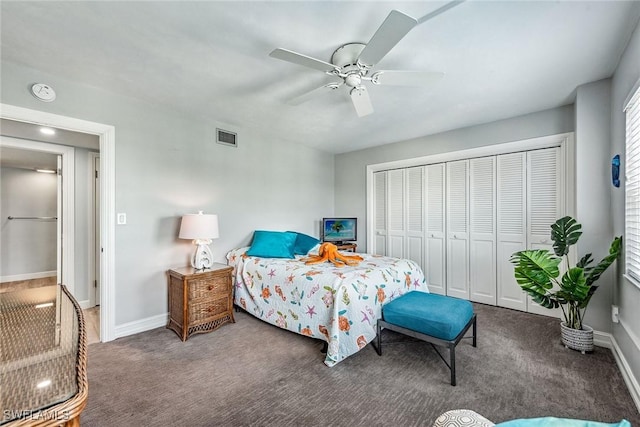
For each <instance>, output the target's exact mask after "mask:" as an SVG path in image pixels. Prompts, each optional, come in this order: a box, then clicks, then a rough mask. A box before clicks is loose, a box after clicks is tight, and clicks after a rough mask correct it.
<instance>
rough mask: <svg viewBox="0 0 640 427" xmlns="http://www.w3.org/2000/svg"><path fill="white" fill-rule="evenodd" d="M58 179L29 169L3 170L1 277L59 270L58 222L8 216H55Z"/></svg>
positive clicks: (0, 178)
mask: <svg viewBox="0 0 640 427" xmlns="http://www.w3.org/2000/svg"><path fill="white" fill-rule="evenodd" d="M57 193H58V179H57V176H56V175H54V174H48V173H40V172H36V171H34V170H30V169H18V168H11V167H2V168H0V224H1V226H2V229H1V230H0V254H2V256H0V277H6V276H15V275H22V274H33V273H43V272H49V271H54V272H55V271H56V222H55V221H35V220H9V219H7V217H8V216H56V205H57V202H56V195H57Z"/></svg>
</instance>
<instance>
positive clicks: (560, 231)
mask: <svg viewBox="0 0 640 427" xmlns="http://www.w3.org/2000/svg"><path fill="white" fill-rule="evenodd" d="M581 228H582V225H580V224H579V223H578V222H577V221H576V220H575V219H573V218H571V217H570V216H565V217H563V218H560V219H558V220H557V221H556V222H555V223H553V225H551V240H553V251H554V253H555V254H556V255H557V256H559V257H562V256H564V255H566V254H568V253H569V247H570V246H571V245H575V244H576V243H577V242H578V239H579V238H580V235H581V234H582V231H580V229H581Z"/></svg>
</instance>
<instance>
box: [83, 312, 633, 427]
mask: <svg viewBox="0 0 640 427" xmlns="http://www.w3.org/2000/svg"><path fill="white" fill-rule="evenodd" d="M475 309H476V312H477V313H478V347H477V348H473V347H472V346H471V344H470V340H463V341H462V342H461V343H460V344H459V345H458V350H457V359H456V360H457V367H458V370H457V373H458V377H457V380H458V385H457V386H455V387H452V386H451V385H450V384H449V371H448V369H447V368H446V366H445V365H444V363H442V361H441V360H440V358H439V357H438V355H437V354H436V353H435V352H434V350H433V349H432V348H431V346H430V345H429V344H427V343H423V342H399V343H393V344H388V345H385V346H383V355H382V356H381V357H380V356H378V355H377V354H376V352H375V350H374V349H373V348H372V347H371V345H369V346H367V347H366V348H364V349H363V350H361V351H360V352H359V353H357V354H356V355H354V356H351V357H350V358H348V359H346V360H344V361H343V362H341V363H339V364H338V365H336V366H335V367H333V368H328V367H327V366H325V365H324V364H323V363H322V361H323V359H324V356H323V354H321V353H320V348H321V347H322V344H321V342H319V341H316V340H313V339H310V338H306V337H303V336H299V335H296V334H294V333H291V332H287V331H283V330H280V329H278V328H276V327H274V326H271V325H268V324H266V323H263V322H261V321H260V320H257V319H255V318H253V317H251V316H250V315H248V314H246V313H235V315H236V322H237V323H235V324H227V325H224V326H222V327H221V328H220V329H218V330H217V331H214V332H212V333H209V334H202V335H195V336H193V337H191V338H190V339H189V340H188V341H187V342H184V343H183V342H181V341H180V339H179V338H178V337H177V336H176V334H175V333H174V332H172V331H170V330H168V329H164V328H158V329H154V330H152V331H148V332H144V333H141V334H138V335H134V336H129V337H126V338H121V339H118V340H115V341H113V342H110V343H106V344H92V345H90V346H89V401H88V404H87V407H86V409H85V411H84V412H83V413H82V425H83V426H134V425H136V426H149V425H155V426H315V425H322V426H329V425H332V426H360V425H363V426H364V425H366V426H392V425H393V426H430V425H431V424H432V423H433V421H434V420H435V419H436V417H437V416H438V415H439V414H440V413H442V412H444V411H447V410H449V409H455V408H467V409H473V410H475V411H476V412H478V413H480V414H482V415H484V416H485V417H487V418H489V419H490V420H492V421H494V422H500V421H505V420H508V419H513V418H524V417H540V416H556V417H566V418H581V419H591V420H597V421H605V422H614V421H619V420H620V419H622V418H626V419H627V420H629V421H631V423H632V424H633V425H637V426H640V414H639V413H638V411H637V409H636V407H635V406H634V404H633V401H632V399H631V396H630V394H629V391H628V390H627V388H626V386H625V384H624V381H623V379H622V376H621V374H620V372H619V370H618V368H617V366H616V364H615V360H614V358H613V355H612V354H611V352H610V351H609V350H607V349H604V348H598V347H596V350H595V351H594V352H593V353H592V354H588V355H582V354H580V353H578V352H574V351H571V350H567V349H565V348H564V347H563V346H562V345H561V344H560V326H559V324H558V322H559V321H558V320H557V319H553V318H549V317H545V316H538V315H533V314H527V313H521V312H518V311H513V310H508V309H502V308H497V307H490V306H485V305H478V304H476V305H475ZM384 337H385V338H387V339H388V340H396V341H397V340H398V339H399V338H401V336H399V335H395V334H394V335H392V333H391V332H390V331H385V334H384Z"/></svg>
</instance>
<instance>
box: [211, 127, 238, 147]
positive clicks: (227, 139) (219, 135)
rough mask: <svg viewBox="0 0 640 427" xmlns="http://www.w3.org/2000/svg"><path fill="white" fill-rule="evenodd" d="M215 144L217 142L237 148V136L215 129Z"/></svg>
mask: <svg viewBox="0 0 640 427" xmlns="http://www.w3.org/2000/svg"><path fill="white" fill-rule="evenodd" d="M216 142H218V144H223V145H228V146H229V147H237V146H238V135H237V134H236V133H233V132H229V131H226V130H222V129H217V128H216Z"/></svg>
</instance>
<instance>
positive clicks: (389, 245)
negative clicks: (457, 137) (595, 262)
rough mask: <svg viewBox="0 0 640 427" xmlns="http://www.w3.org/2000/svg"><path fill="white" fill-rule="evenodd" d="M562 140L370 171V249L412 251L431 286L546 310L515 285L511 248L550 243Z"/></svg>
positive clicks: (560, 188) (560, 199)
mask: <svg viewBox="0 0 640 427" xmlns="http://www.w3.org/2000/svg"><path fill="white" fill-rule="evenodd" d="M562 164H563V150H562V148H561V147H560V146H554V147H545V148H539V149H530V150H528V151H517V152H509V153H504V154H496V155H484V156H481V157H469V158H462V159H452V160H449V161H442V162H438V163H431V164H428V163H427V164H424V165H421V166H412V167H400V168H395V169H388V170H378V171H373V179H372V186H373V188H372V190H371V193H370V194H371V195H372V197H373V201H372V205H371V208H370V210H369V215H370V216H373V218H369V220H370V223H371V224H373V235H374V236H373V239H372V240H371V243H370V245H371V246H372V248H371V249H372V250H371V249H370V251H371V252H372V253H376V254H379V255H389V256H393V257H398V258H409V259H411V260H413V261H415V262H416V263H418V264H419V265H420V267H421V268H422V269H423V271H424V272H425V275H426V277H427V282H428V284H429V289H430V290H431V292H434V293H439V294H443V295H450V296H454V297H459V298H464V299H468V300H471V301H475V302H480V303H485V304H491V305H498V306H501V307H507V308H512V309H517V310H522V311H530V312H537V313H542V314H547V315H549V314H550V313H549V312H548V310H546V309H543V308H541V307H539V306H537V304H535V303H534V302H533V301H530V300H529V299H528V298H527V296H526V294H525V293H524V292H523V291H522V290H521V289H520V287H519V286H518V284H517V283H516V282H515V279H514V276H513V265H512V264H511V263H510V262H509V259H510V257H511V254H512V253H514V252H516V251H519V250H523V249H526V248H532V249H539V248H540V249H541V248H546V249H551V243H552V242H551V240H550V237H549V234H550V230H551V229H550V226H551V224H553V223H554V222H555V220H556V219H557V218H559V217H561V216H563V215H564V212H565V206H564V181H565V180H564V175H565V173H564V172H565V171H564V168H563V167H562Z"/></svg>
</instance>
